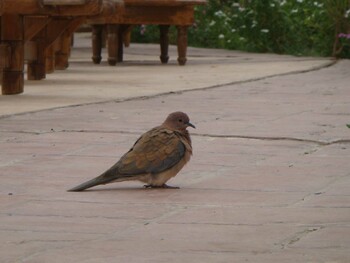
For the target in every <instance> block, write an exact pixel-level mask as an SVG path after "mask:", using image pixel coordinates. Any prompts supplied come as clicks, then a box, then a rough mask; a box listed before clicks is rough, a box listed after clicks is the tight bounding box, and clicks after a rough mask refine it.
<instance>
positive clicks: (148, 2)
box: [124, 0, 206, 6]
mask: <svg viewBox="0 0 350 263" xmlns="http://www.w3.org/2000/svg"><path fill="white" fill-rule="evenodd" d="M124 4H125V5H126V6H128V5H138V6H181V5H182V6H183V5H203V4H206V0H124Z"/></svg>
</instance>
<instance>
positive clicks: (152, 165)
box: [111, 128, 186, 176]
mask: <svg viewBox="0 0 350 263" xmlns="http://www.w3.org/2000/svg"><path fill="white" fill-rule="evenodd" d="M185 152H186V147H185V145H184V144H183V143H182V141H181V139H180V138H179V137H178V136H177V135H176V133H174V132H173V131H170V130H167V129H164V128H154V129H152V130H150V131H148V132H146V133H145V134H143V135H142V136H141V137H140V138H139V139H138V140H137V141H136V143H135V144H134V146H133V147H132V148H131V149H130V151H128V152H127V153H126V154H125V155H124V156H122V157H121V158H120V160H119V162H118V163H116V165H115V166H113V167H112V168H111V169H112V170H114V171H113V172H114V173H115V172H116V173H117V174H119V175H125V176H128V175H137V174H145V173H159V172H162V171H165V170H167V169H169V168H171V167H173V166H174V165H175V164H177V163H178V162H179V161H180V160H181V159H182V158H183V157H184V155H185Z"/></svg>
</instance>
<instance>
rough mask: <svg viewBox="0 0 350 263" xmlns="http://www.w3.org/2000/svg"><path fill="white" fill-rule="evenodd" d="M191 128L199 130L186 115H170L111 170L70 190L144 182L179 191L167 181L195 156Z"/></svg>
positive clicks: (179, 113)
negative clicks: (114, 183) (116, 183)
mask: <svg viewBox="0 0 350 263" xmlns="http://www.w3.org/2000/svg"><path fill="white" fill-rule="evenodd" d="M187 127H193V128H195V126H194V125H193V124H191V123H190V120H189V118H188V116H187V114H186V113H183V112H179V111H178V112H173V113H171V114H169V116H168V117H167V118H166V120H165V121H164V122H163V124H162V125H160V126H157V127H155V128H153V129H151V130H149V131H148V132H146V133H144V134H143V135H141V137H140V138H139V139H138V140H137V141H136V142H135V144H134V146H133V147H132V148H131V149H130V150H129V151H128V152H127V153H126V154H124V155H123V156H122V157H121V158H120V160H119V161H118V162H117V163H116V164H114V165H113V166H112V167H111V168H109V169H108V170H107V171H105V172H104V173H103V174H101V175H100V176H98V177H96V178H94V179H91V180H89V181H87V182H85V183H82V184H81V185H78V186H76V187H74V188H72V189H70V190H68V191H73V192H75V191H83V190H85V189H87V188H90V187H93V186H96V185H100V184H108V183H112V182H122V181H130V180H138V181H141V182H143V183H145V184H146V187H155V188H176V187H171V186H168V185H166V182H167V181H168V180H169V179H170V178H172V177H174V176H175V175H176V174H177V173H178V172H179V171H180V170H181V169H182V167H184V165H185V164H186V163H187V162H188V161H189V160H190V157H191V155H192V145H191V138H190V134H189V133H188V131H187Z"/></svg>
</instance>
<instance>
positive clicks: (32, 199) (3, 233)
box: [0, 45, 350, 263]
mask: <svg viewBox="0 0 350 263" xmlns="http://www.w3.org/2000/svg"><path fill="white" fill-rule="evenodd" d="M136 46H137V48H135V49H134V51H133V50H131V51H128V52H131V53H129V55H128V59H127V62H126V63H125V64H123V65H119V66H117V67H108V66H106V65H100V66H96V65H95V66H91V65H90V64H89V63H88V60H89V56H90V55H91V54H89V51H88V49H85V48H84V46H82V47H80V46H77V47H80V48H77V49H78V50H77V51H75V53H74V54H75V55H74V56H73V58H72V63H71V67H70V68H69V69H68V70H67V71H65V72H62V73H60V72H55V73H54V74H53V75H50V76H49V77H48V79H47V80H45V81H41V82H38V83H27V84H28V85H27V86H26V87H25V93H24V94H23V95H20V96H2V97H1V98H0V107H1V108H0V109H1V112H2V113H3V117H1V118H0V148H1V151H0V196H1V199H0V222H1V224H0V259H1V260H0V261H1V262H6V263H7V262H8V263H10V262H11V263H12V262H33V263H38V262H39V263H41V262H45V263H46V262H50V263H51V262H53V263H55V262H60V263H61V262H84V263H95V262H96V263H97V262H108V263H109V262H259V263H265V262H266V263H267V262H268V263H270V262H279V263H284V262H288V263H289V262H291V263H292V262H293V263H294V262H310V263H311V262H314V263H319V262H323V263H326V262H329V263H330V262H332V263H335V262H336V263H348V262H350V253H349V251H350V205H349V203H350V162H349V160H350V129H348V128H347V127H346V123H350V113H349V101H350V90H349V83H350V74H349V67H350V61H347V60H344V61H339V62H337V63H336V64H334V65H332V66H329V67H322V66H325V65H327V63H329V61H328V60H318V59H311V58H310V59H305V58H292V57H288V56H277V55H266V54H265V55H256V54H246V53H240V52H232V53H231V52H229V51H220V50H202V49H191V51H192V52H193V53H191V52H190V54H192V55H193V54H194V55H193V57H191V56H190V57H189V59H190V61H189V64H188V65H186V66H185V67H179V66H177V65H176V64H175V62H174V63H173V64H170V65H167V66H158V65H156V64H157V63H158V61H157V60H156V59H154V60H152V59H151V56H149V54H150V53H152V52H154V53H156V50H157V49H156V48H155V47H154V46H153V45H150V46H145V47H143V46H138V45H136ZM136 51H137V52H141V53H140V54H136V53H132V52H136ZM142 51H144V53H146V54H144V53H143V52H142ZM196 52H197V53H196ZM196 54H197V57H196V56H195V55H196ZM227 54H232V55H231V56H227ZM142 57H144V58H145V60H134V59H136V58H137V59H140V58H142ZM146 57H147V58H146ZM247 58H250V60H249V59H247ZM138 61H143V62H142V63H140V62H138ZM247 61H249V62H247ZM315 67H316V68H317V67H319V69H317V70H311V71H309V72H305V71H307V70H308V69H315ZM94 71H95V72H94ZM172 71H174V72H172ZM188 71H189V72H191V73H188ZM119 72H123V74H127V75H128V74H129V75H128V76H129V79H128V78H126V76H120V74H121V73H119ZM132 72H133V73H134V74H135V75H132ZM293 72H294V73H293ZM92 73H96V74H92ZM86 74H89V75H86ZM77 76H78V77H77ZM93 78H95V81H92V79H93ZM108 79H109V80H108ZM80 82H82V83H83V84H84V85H82V87H80ZM61 85H62V89H59V87H60V86H61ZM53 86H55V89H53ZM121 87H123V88H124V89H127V90H125V91H122V89H121ZM152 87H154V88H152ZM85 88H86V89H87V91H86V93H83V94H81V96H80V95H79V92H78V90H83V89H84V91H85ZM114 88H115V90H113V89H114ZM140 88H141V90H140ZM163 88H164V89H163ZM74 89H77V90H76V91H74ZM39 91H41V93H39ZM68 91H70V92H71V94H72V97H73V98H72V99H71V100H69V95H70V93H68ZM119 92H121V93H120V94H119ZM123 92H125V93H123ZM157 94H158V95H157ZM159 94H160V95H159ZM143 96H148V97H143ZM65 99H67V100H68V101H65ZM41 102H42V103H41ZM15 103H16V104H15ZM27 103H28V104H27ZM25 104H27V105H25ZM41 104H42V105H41ZM76 104H80V105H79V106H76ZM3 105H6V106H3ZM69 105H71V106H69ZM15 106H16V107H18V108H16V107H15ZM63 106H64V107H63ZM35 110H40V111H37V112H31V111H35ZM175 110H182V111H185V112H187V113H188V114H189V115H190V117H191V121H192V122H193V123H194V124H195V125H196V126H197V129H196V130H191V132H192V134H193V136H192V138H193V148H194V156H193V158H192V160H191V162H190V163H189V164H188V165H187V166H186V167H185V168H184V169H183V170H182V171H181V173H180V174H179V175H178V176H177V177H176V178H174V179H172V180H171V181H170V182H169V183H170V184H171V185H177V186H180V187H181V189H179V190H164V189H163V190H162V189H143V188H142V185H141V184H139V183H137V182H124V183H116V184H110V185H106V186H99V187H96V188H93V189H91V190H88V191H85V192H80V193H72V192H66V189H69V188H70V187H72V186H75V185H76V184H78V183H81V182H82V181H84V180H87V179H90V178H92V177H94V176H96V175H98V174H100V173H101V172H103V171H104V170H105V169H106V168H108V167H109V166H110V165H112V164H113V163H114V162H115V161H116V160H117V159H118V157H119V156H121V154H123V153H124V152H125V151H127V150H128V149H129V147H130V146H131V145H132V143H133V142H134V141H135V140H136V139H137V137H138V135H139V134H141V133H142V132H144V131H146V130H147V129H149V128H152V127H153V126H155V125H157V124H159V122H161V121H163V119H164V117H165V116H166V115H167V114H168V113H169V112H171V111H175ZM12 113H21V114H14V115H13V114H12Z"/></svg>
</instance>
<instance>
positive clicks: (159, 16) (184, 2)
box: [88, 0, 206, 65]
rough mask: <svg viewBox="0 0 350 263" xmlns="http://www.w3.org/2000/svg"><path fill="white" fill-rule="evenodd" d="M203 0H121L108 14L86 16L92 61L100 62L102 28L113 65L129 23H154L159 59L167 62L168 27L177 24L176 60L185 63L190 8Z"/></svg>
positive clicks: (120, 54)
mask: <svg viewBox="0 0 350 263" xmlns="http://www.w3.org/2000/svg"><path fill="white" fill-rule="evenodd" d="M205 3H206V0H124V5H118V6H117V7H116V9H117V10H116V13H115V14H114V15H112V16H107V17H106V16H101V15H100V16H97V17H94V18H93V19H89V20H88V22H89V23H90V24H91V25H92V46H93V57H92V59H93V62H94V63H96V64H98V63H100V61H101V48H102V30H104V29H106V31H107V46H108V63H109V64H110V65H115V64H116V63H117V62H121V61H122V60H123V42H124V41H123V40H124V39H123V38H125V32H126V31H127V30H129V29H130V27H129V26H130V25H142V24H155V25H159V28H160V49H161V54H160V60H161V62H162V63H167V62H168V60H169V56H168V46H169V39H168V30H169V26H170V25H174V26H176V27H177V50H178V59H177V60H178V63H179V65H185V63H186V60H187V58H186V53H187V28H188V27H189V26H191V25H192V24H193V23H194V7H195V6H196V5H202V4H205Z"/></svg>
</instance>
